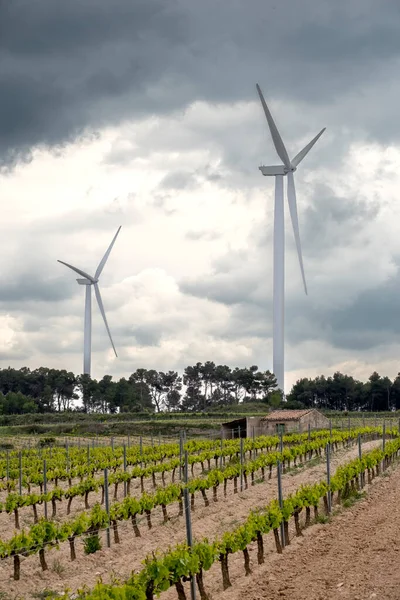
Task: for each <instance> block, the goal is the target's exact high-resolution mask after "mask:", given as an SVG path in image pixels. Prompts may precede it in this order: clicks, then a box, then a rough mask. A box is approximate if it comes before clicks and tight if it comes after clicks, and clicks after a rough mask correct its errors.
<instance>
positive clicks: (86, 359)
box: [57, 226, 121, 375]
mask: <svg viewBox="0 0 400 600" xmlns="http://www.w3.org/2000/svg"><path fill="white" fill-rule="evenodd" d="M120 229H121V226H120V227H118V231H117V233H116V234H115V235H114V237H113V240H112V242H111V244H110V245H109V247H108V249H107V252H106V253H105V255H104V256H103V258H102V259H101V261H100V262H99V266H98V267H97V269H96V272H95V274H94V276H93V277H92V276H91V275H89V274H88V273H85V271H82V270H81V269H78V268H77V267H74V266H72V265H70V264H68V263H66V262H64V261H62V260H59V261H57V262H59V263H61V264H62V265H65V266H66V267H68V268H69V269H72V270H73V271H75V273H78V275H81V276H82V277H83V279H77V282H78V283H79V285H85V286H86V296H85V332H84V343H83V372H84V373H86V374H87V375H90V364H91V354H92V286H93V287H94V292H95V294H96V299H97V304H98V305H99V309H100V312H101V316H102V317H103V321H104V325H105V326H106V329H107V333H108V337H109V338H110V342H111V345H112V347H113V350H114V352H115V356H118V355H117V351H116V350H115V346H114V342H113V340H112V337H111V332H110V328H109V326H108V323H107V318H106V313H105V312H104V306H103V301H102V299H101V294H100V288H99V278H100V275H101V273H102V271H103V269H104V267H105V264H106V262H107V259H108V257H109V256H110V252H111V250H112V247H113V246H114V243H115V240H116V239H117V235H118V234H119V231H120Z"/></svg>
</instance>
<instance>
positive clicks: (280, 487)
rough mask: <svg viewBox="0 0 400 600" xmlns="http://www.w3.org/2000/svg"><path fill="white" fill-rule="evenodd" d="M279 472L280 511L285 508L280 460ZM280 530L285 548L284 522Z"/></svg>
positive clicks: (279, 463) (279, 462)
mask: <svg viewBox="0 0 400 600" xmlns="http://www.w3.org/2000/svg"><path fill="white" fill-rule="evenodd" d="M277 472H278V500H279V506H280V509H281V510H282V508H283V494H282V466H281V461H280V460H278V463H277ZM280 529H281V544H282V548H284V547H285V546H286V543H285V525H284V523H283V521H282V523H281V525H280Z"/></svg>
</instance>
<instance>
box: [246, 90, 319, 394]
mask: <svg viewBox="0 0 400 600" xmlns="http://www.w3.org/2000/svg"><path fill="white" fill-rule="evenodd" d="M257 91H258V95H259V96H260V100H261V104H262V107H263V109H264V113H265V116H266V117H267V122H268V126H269V130H270V132H271V136H272V141H273V143H274V146H275V150H276V152H277V154H278V156H279V158H280V159H281V161H282V163H283V164H282V165H277V166H271V167H259V169H260V171H261V173H262V174H263V175H266V176H267V177H268V176H269V177H275V209H274V283H273V286H274V291H273V321H274V325H273V371H274V374H275V377H276V379H277V383H278V387H279V388H280V389H281V390H282V391H283V392H284V380H285V354H284V310H285V306H284V305H285V220H284V199H283V177H284V176H285V175H287V198H288V204H289V213H290V218H291V221H292V226H293V233H294V239H295V241H296V248H297V255H298V257H299V264H300V271H301V276H302V279H303V285H304V291H305V293H306V295H307V284H306V278H305V275H304V266H303V256H302V252H301V243H300V232H299V220H298V217H297V200H296V190H295V187H294V177H293V173H294V172H295V171H296V169H297V166H298V165H299V164H300V163H301V161H302V160H303V158H305V156H307V154H308V153H309V151H310V150H311V148H312V147H313V146H314V144H315V143H316V142H317V141H318V139H319V138H320V137H321V135H322V134H323V133H324V131H325V127H324V129H321V131H320V132H319V133H318V135H316V136H315V138H313V139H312V140H311V142H310V143H309V144H307V146H305V147H304V148H303V150H301V151H300V152H299V153H298V154H296V156H295V157H294V158H293V159H292V160H290V159H289V155H288V153H287V150H286V148H285V145H284V143H283V141H282V138H281V136H280V135H279V131H278V129H277V127H276V125H275V123H274V120H273V118H272V115H271V113H270V111H269V109H268V106H267V103H266V102H265V99H264V96H263V94H262V92H261V89H260V86H259V85H258V84H257Z"/></svg>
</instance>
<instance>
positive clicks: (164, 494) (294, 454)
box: [0, 428, 369, 572]
mask: <svg viewBox="0 0 400 600" xmlns="http://www.w3.org/2000/svg"><path fill="white" fill-rule="evenodd" d="M368 429H369V428H368ZM362 431H365V430H362ZM347 439H350V438H349V436H347V437H346V434H336V435H335V436H332V439H329V438H328V437H327V438H323V439H322V440H320V442H311V443H310V444H308V443H306V444H302V445H300V446H294V447H292V448H286V449H284V451H283V453H271V454H268V455H261V456H259V457H257V458H256V459H255V460H253V461H250V462H249V463H247V464H246V465H244V472H243V473H244V477H245V485H246V487H247V475H249V474H250V475H251V478H252V481H251V483H252V484H254V483H255V481H254V474H255V473H256V471H257V470H260V469H261V473H262V479H263V480H265V467H269V478H270V477H271V472H272V467H273V466H275V465H276V464H277V462H278V460H280V461H282V462H283V464H286V465H287V466H288V467H290V461H291V460H293V461H294V463H296V460H297V459H301V458H303V457H304V458H306V456H307V455H308V456H309V458H311V456H312V453H313V452H315V453H317V454H318V455H320V454H321V453H322V449H323V448H324V447H325V446H326V444H327V442H328V441H330V442H331V444H332V445H336V446H337V445H338V444H339V442H343V443H345V442H346V440H347ZM240 473H241V465H240V464H232V465H229V466H228V467H227V468H225V469H224V470H223V471H221V470H218V469H215V470H213V471H212V472H211V473H209V474H208V475H207V477H205V478H204V479H200V478H197V479H193V480H191V481H190V482H188V483H187V484H185V485H186V487H187V489H188V491H189V493H190V494H191V501H192V507H193V508H194V494H195V492H197V491H200V492H201V494H202V497H203V499H204V502H205V505H206V506H207V505H208V504H209V500H208V498H207V496H206V490H209V489H211V488H212V490H213V500H214V501H217V500H218V498H217V490H218V487H219V486H220V485H221V484H222V483H223V484H224V495H225V496H226V493H227V491H226V484H227V482H228V481H229V480H232V479H233V482H234V493H235V492H237V480H238V477H239V476H240ZM183 489H184V485H182V484H179V485H177V484H171V485H169V486H167V487H165V488H159V489H157V490H156V491H155V493H153V494H148V493H146V492H145V493H143V494H142V496H141V497H140V498H139V499H137V498H132V497H126V498H125V499H124V500H123V501H122V502H115V503H113V504H111V507H110V522H111V525H112V528H113V531H114V540H115V542H116V543H118V542H119V534H118V522H119V521H125V520H128V519H131V521H132V525H133V528H134V531H135V535H136V536H137V537H139V536H140V531H139V529H138V526H137V517H138V516H139V515H143V514H144V515H145V516H146V519H147V525H148V527H149V529H150V528H151V527H152V523H151V511H152V510H153V509H154V508H156V507H158V506H161V509H162V512H163V516H164V521H167V520H168V519H169V517H168V514H167V506H169V505H171V504H172V503H175V502H178V503H179V514H180V515H182V514H183V502H182V496H183ZM9 508H10V507H9ZM14 512H15V513H16V514H17V513H18V508H14ZM108 523H109V517H108V515H107V512H106V511H105V510H103V509H102V508H101V507H100V505H99V504H96V505H95V506H94V508H93V509H92V510H91V511H90V513H83V514H80V515H79V516H78V517H76V518H75V519H73V520H71V521H67V522H65V523H62V524H61V525H57V524H55V523H54V522H52V521H48V520H45V519H40V520H39V522H38V523H37V524H35V525H33V526H32V527H31V528H30V530H29V531H28V532H27V533H26V532H25V531H22V532H21V533H19V534H16V535H14V536H13V538H11V540H9V541H0V557H1V558H5V557H7V556H14V563H15V564H17V565H19V562H18V561H19V559H18V556H19V554H33V553H35V552H37V551H39V558H40V561H41V564H42V568H44V565H46V563H45V559H44V548H45V546H46V545H56V544H58V543H60V542H62V541H65V540H66V539H68V540H69V542H70V549H71V560H74V559H75V548H74V540H75V537H76V536H77V535H81V534H83V533H86V534H91V533H93V532H96V531H98V530H99V529H100V528H102V527H104V526H106V524H108ZM16 557H17V558H16ZM18 572H19V571H18Z"/></svg>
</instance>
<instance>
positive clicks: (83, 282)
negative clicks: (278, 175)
mask: <svg viewBox="0 0 400 600" xmlns="http://www.w3.org/2000/svg"><path fill="white" fill-rule="evenodd" d="M98 281H99V280H98V279H97V280H96V281H90V279H77V282H78V283H79V285H93V284H94V283H98Z"/></svg>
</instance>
